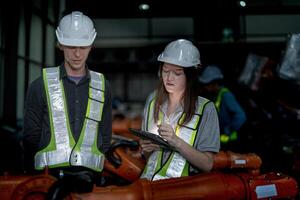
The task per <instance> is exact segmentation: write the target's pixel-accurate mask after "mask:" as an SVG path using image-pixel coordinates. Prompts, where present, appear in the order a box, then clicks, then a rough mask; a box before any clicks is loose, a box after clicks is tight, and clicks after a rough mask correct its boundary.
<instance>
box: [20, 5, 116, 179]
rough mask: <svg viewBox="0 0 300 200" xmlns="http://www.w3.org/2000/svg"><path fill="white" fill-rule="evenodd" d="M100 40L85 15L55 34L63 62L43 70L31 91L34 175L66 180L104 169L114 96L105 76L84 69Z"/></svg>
mask: <svg viewBox="0 0 300 200" xmlns="http://www.w3.org/2000/svg"><path fill="white" fill-rule="evenodd" d="M96 35H97V33H96V31H95V28H94V25H93V22H92V20H91V19H90V18H89V17H87V16H86V15H84V14H83V13H82V12H78V11H74V12H72V13H70V14H68V15H66V16H64V17H63V18H62V19H61V21H60V23H59V26H58V27H57V29H56V36H57V40H58V43H59V44H58V46H59V49H60V50H61V51H62V52H63V55H64V62H63V63H62V64H61V65H59V66H57V67H49V68H43V69H42V75H41V77H39V78H38V79H37V80H35V81H34V82H33V83H32V84H31V85H30V87H29V90H28V94H27V99H26V104H25V118H24V147H25V156H27V157H25V159H29V161H31V162H30V164H29V165H31V163H33V161H32V159H33V156H34V168H35V170H43V169H44V168H50V169H51V171H53V174H54V175H59V176H64V174H65V172H66V171H71V172H73V171H75V172H77V171H79V172H80V171H83V170H86V171H90V172H92V173H94V172H101V171H102V169H103V164H104V158H105V156H104V155H105V153H106V152H107V151H108V149H109V147H110V142H111V129H112V122H111V120H112V116H111V91H110V85H109V83H108V81H107V80H106V79H105V78H104V75H103V74H101V73H98V72H95V71H92V70H89V69H88V67H87V64H86V60H87V58H88V55H89V53H90V51H91V48H92V44H93V42H94V40H95V38H96ZM27 168H28V169H29V170H30V169H32V168H33V164H32V166H28V167H27ZM53 169H54V170H53ZM56 169H57V170H56Z"/></svg>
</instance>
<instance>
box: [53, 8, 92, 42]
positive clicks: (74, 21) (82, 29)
mask: <svg viewBox="0 0 300 200" xmlns="http://www.w3.org/2000/svg"><path fill="white" fill-rule="evenodd" d="M96 35H97V33H96V30H95V28H94V25H93V22H92V20H91V19H90V18H89V17H87V16H86V15H84V14H82V12H79V11H74V12H72V13H71V14H68V15H66V16H64V17H63V18H62V19H61V20H60V23H59V26H58V27H57V29H56V37H57V39H58V42H59V43H60V44H62V45H66V46H79V47H80V46H90V45H91V44H92V43H93V42H94V39H95V38H96Z"/></svg>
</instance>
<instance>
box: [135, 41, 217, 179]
mask: <svg viewBox="0 0 300 200" xmlns="http://www.w3.org/2000/svg"><path fill="white" fill-rule="evenodd" d="M158 61H160V62H162V65H161V67H160V69H159V86H158V88H157V90H156V91H155V92H154V93H152V94H151V95H150V96H149V97H148V99H147V102H146V105H145V109H144V119H143V124H142V129H143V130H144V131H148V132H151V133H154V134H158V135H160V136H161V137H162V138H163V139H164V140H165V141H167V142H168V143H169V145H170V146H171V147H172V148H170V149H163V148H161V147H160V146H159V145H157V144H155V143H154V142H151V141H150V140H142V139H141V140H140V145H141V148H142V151H143V153H144V155H145V156H146V158H147V165H146V167H145V169H144V171H143V173H142V175H141V178H146V179H148V180H159V179H167V178H175V177H182V176H189V175H192V174H195V173H200V172H208V171H210V170H211V169H212V167H213V160H214V154H215V153H217V152H219V148H220V138H219V134H220V133H219V122H218V114H217V111H216V109H215V106H214V104H213V102H210V101H209V100H207V99H205V98H202V97H200V96H198V95H197V72H198V68H199V65H200V54H199V51H198V49H197V48H196V47H195V46H194V45H193V44H192V42H190V41H188V40H185V39H179V40H176V41H173V42H171V43H169V44H168V45H167V46H166V48H165V50H164V51H163V52H162V53H161V54H160V55H159V56H158Z"/></svg>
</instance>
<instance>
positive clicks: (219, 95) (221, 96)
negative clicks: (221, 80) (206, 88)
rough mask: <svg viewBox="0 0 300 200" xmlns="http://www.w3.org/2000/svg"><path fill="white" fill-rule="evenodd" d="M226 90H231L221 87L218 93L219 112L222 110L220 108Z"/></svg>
mask: <svg viewBox="0 0 300 200" xmlns="http://www.w3.org/2000/svg"><path fill="white" fill-rule="evenodd" d="M226 92H229V90H228V89H227V88H224V87H223V88H221V90H220V91H219V93H218V96H217V98H216V101H215V105H216V109H217V111H218V112H220V109H221V102H222V98H223V94H224V93H226Z"/></svg>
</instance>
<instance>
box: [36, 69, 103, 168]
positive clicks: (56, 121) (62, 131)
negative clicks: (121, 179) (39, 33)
mask: <svg viewBox="0 0 300 200" xmlns="http://www.w3.org/2000/svg"><path fill="white" fill-rule="evenodd" d="M90 75H91V80H90V83H89V98H88V105H87V111H86V117H85V120H84V123H83V128H82V130H81V133H80V137H79V139H78V142H77V143H76V144H75V140H74V138H73V135H72V132H71V129H70V123H69V118H68V111H67V106H66V98H65V94H64V87H63V83H62V80H60V75H59V67H53V68H46V69H43V80H44V85H45V91H46V96H47V104H48V111H49V120H50V132H51V139H50V143H49V145H48V146H47V147H46V148H44V149H43V150H41V151H39V152H38V153H37V154H36V155H35V168H36V169H43V168H44V167H45V166H48V167H50V168H53V167H62V166H85V167H87V168H90V169H93V170H95V171H102V169H103V165H104V155H103V154H102V153H101V152H100V151H99V150H98V148H97V132H98V126H99V122H100V121H101V118H102V111H103V105H104V88H105V85H104V76H103V75H102V74H100V73H97V72H93V71H90Z"/></svg>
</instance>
